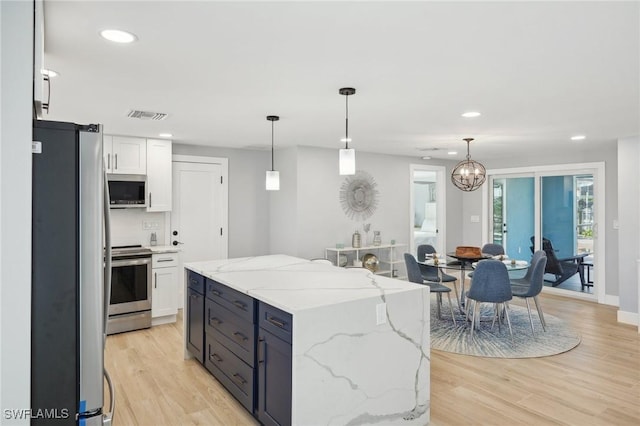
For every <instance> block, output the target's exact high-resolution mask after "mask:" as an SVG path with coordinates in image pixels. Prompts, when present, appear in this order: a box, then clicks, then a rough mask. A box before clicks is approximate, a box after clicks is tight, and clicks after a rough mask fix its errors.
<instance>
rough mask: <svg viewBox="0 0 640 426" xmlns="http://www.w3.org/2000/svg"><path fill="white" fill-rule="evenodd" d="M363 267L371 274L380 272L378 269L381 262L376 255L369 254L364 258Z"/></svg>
mask: <svg viewBox="0 0 640 426" xmlns="http://www.w3.org/2000/svg"><path fill="white" fill-rule="evenodd" d="M362 266H364V267H365V268H367V269H368V270H370V271H371V272H376V271H377V270H378V267H379V266H380V261H379V260H378V258H377V257H376V256H375V255H374V254H371V253H367V254H365V255H364V256H362Z"/></svg>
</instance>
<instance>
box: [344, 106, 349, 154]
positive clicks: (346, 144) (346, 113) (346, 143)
mask: <svg viewBox="0 0 640 426" xmlns="http://www.w3.org/2000/svg"><path fill="white" fill-rule="evenodd" d="M345 98H346V99H345V101H346V102H345V105H346V106H345V118H344V121H345V137H344V141H345V149H349V95H346V96H345Z"/></svg>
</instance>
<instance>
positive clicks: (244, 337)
mask: <svg viewBox="0 0 640 426" xmlns="http://www.w3.org/2000/svg"><path fill="white" fill-rule="evenodd" d="M233 337H235V338H236V339H237V340H242V341H243V342H246V341H247V340H249V338H248V337H247V336H245V335H244V334H242V333H240V332H239V331H236V332H235V333H233Z"/></svg>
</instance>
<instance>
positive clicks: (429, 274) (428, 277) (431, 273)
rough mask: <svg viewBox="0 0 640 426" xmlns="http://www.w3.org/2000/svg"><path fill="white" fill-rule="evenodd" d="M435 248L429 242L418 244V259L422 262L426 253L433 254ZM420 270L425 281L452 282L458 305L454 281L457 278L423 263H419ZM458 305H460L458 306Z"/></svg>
mask: <svg viewBox="0 0 640 426" xmlns="http://www.w3.org/2000/svg"><path fill="white" fill-rule="evenodd" d="M435 253H436V249H435V248H434V247H433V246H432V245H431V244H420V245H419V246H418V261H420V262H424V261H425V260H426V259H427V255H428V254H435ZM418 266H419V267H420V272H421V273H422V278H423V279H424V280H425V281H429V282H433V283H454V284H453V291H454V292H455V293H456V301H457V302H458V305H460V297H459V295H458V288H457V287H456V282H457V281H458V279H457V278H456V277H454V276H453V275H449V274H445V273H444V272H442V269H440V268H438V267H437V266H430V265H425V264H423V263H419V264H418ZM458 307H460V306H458Z"/></svg>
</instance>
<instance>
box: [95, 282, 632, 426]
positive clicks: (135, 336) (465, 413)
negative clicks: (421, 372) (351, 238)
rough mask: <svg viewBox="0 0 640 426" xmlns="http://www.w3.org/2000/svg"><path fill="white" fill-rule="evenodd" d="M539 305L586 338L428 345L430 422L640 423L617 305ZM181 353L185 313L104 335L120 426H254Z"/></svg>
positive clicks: (550, 300) (554, 300) (628, 339)
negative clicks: (466, 349)
mask: <svg viewBox="0 0 640 426" xmlns="http://www.w3.org/2000/svg"><path fill="white" fill-rule="evenodd" d="M512 303H514V304H519V302H517V301H514V302H512ZM542 305H543V309H544V312H545V313H548V314H551V315H555V316H557V317H559V318H562V319H564V320H565V321H567V322H568V323H569V324H570V325H571V326H572V327H573V328H575V329H576V330H578V331H579V332H580V333H581V335H582V342H581V343H580V345H579V346H578V347H577V348H575V349H573V350H571V351H569V352H567V353H564V354H560V355H556V356H552V357H544V358H534V359H491V358H480V357H471V356H464V355H456V354H449V353H446V352H439V351H432V353H431V354H432V355H431V424H432V425H436V426H440V425H519V424H521V425H547V424H549V425H550V424H567V425H638V424H640V335H639V334H638V330H637V328H636V327H632V326H627V325H621V324H618V323H617V322H616V308H614V307H609V306H602V305H597V304H594V303H590V302H584V301H577V300H574V299H566V298H562V297H558V296H549V295H543V296H542ZM182 353H183V351H182V323H181V322H180V321H179V322H178V323H176V324H170V325H163V326H159V327H154V328H152V329H149V330H141V331H136V332H130V333H124V334H120V335H114V336H109V337H108V339H107V351H106V366H107V369H108V370H109V372H110V373H111V376H112V378H113V381H114V382H115V384H116V415H115V419H114V425H115V426H123V425H141V426H146V425H254V424H257V422H256V421H255V420H254V419H253V418H252V417H251V416H249V415H248V414H247V412H246V411H245V410H244V409H243V408H242V406H240V404H239V403H238V402H237V401H236V400H235V399H234V398H233V397H232V396H231V395H229V394H228V393H227V392H226V391H225V390H224V389H223V388H222V387H221V386H220V384H219V383H218V382H217V381H216V380H215V379H214V378H213V377H212V376H211V375H209V374H208V372H207V371H206V370H205V369H204V368H203V367H202V366H201V365H200V364H198V362H197V361H194V360H193V359H192V360H188V361H184V360H183V359H182ZM304 426H307V425H304Z"/></svg>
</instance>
